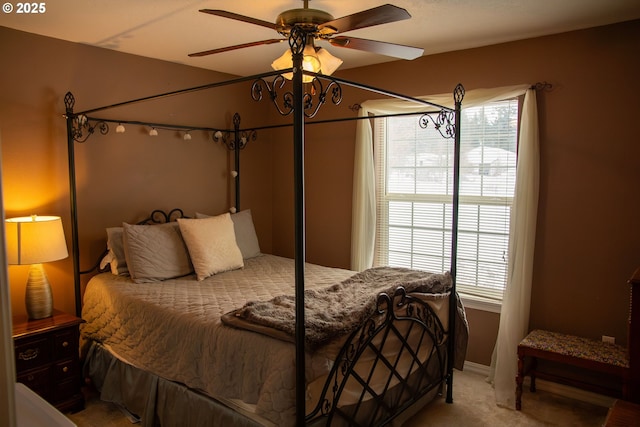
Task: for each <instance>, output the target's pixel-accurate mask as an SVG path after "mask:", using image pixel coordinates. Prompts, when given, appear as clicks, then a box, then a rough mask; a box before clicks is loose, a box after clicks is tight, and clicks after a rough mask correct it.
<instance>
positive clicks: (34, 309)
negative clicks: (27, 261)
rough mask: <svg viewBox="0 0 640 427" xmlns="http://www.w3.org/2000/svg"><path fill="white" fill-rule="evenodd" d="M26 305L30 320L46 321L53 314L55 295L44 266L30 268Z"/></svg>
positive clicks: (34, 265) (37, 265) (36, 265)
mask: <svg viewBox="0 0 640 427" xmlns="http://www.w3.org/2000/svg"><path fill="white" fill-rule="evenodd" d="M25 303H26V306H27V315H28V316H29V319H32V320H35V319H44V318H45V317H50V316H51V315H52V314H53V294H52V292H51V285H49V279H47V275H46V274H45V272H44V268H42V264H32V265H31V267H29V277H28V279H27V290H26V295H25Z"/></svg>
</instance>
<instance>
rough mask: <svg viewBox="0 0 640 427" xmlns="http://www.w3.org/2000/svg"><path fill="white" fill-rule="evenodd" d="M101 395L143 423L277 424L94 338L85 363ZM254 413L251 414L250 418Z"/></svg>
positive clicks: (201, 426) (203, 426) (147, 426)
mask: <svg viewBox="0 0 640 427" xmlns="http://www.w3.org/2000/svg"><path fill="white" fill-rule="evenodd" d="M84 376H85V378H90V379H91V382H92V385H93V386H94V387H95V388H96V389H97V390H98V391H99V393H100V399H101V400H103V401H106V402H112V403H115V404H117V405H119V406H121V407H123V408H125V409H126V410H127V411H129V412H131V413H132V414H134V415H135V416H136V417H138V418H139V419H140V425H141V426H142V427H156V426H162V427H173V426H176V427H178V426H180V427H183V426H190V427H210V426H238V427H261V426H262V427H264V426H273V424H272V423H271V422H269V421H268V420H262V419H259V418H258V417H256V416H255V415H253V414H249V413H248V412H247V413H246V414H243V411H242V409H241V408H235V409H232V408H230V407H229V406H227V405H225V404H223V403H222V402H219V401H217V400H215V399H214V398H212V397H210V396H207V395H205V394H202V393H199V392H198V391H196V390H193V389H190V388H188V387H187V386H185V385H184V384H180V383H176V382H173V381H169V380H166V379H164V378H161V377H158V376H157V375H154V374H152V373H150V372H147V371H144V370H141V369H138V368H136V367H135V366H132V365H130V364H128V363H126V362H124V361H122V360H120V359H119V358H117V357H116V356H114V355H113V354H112V353H111V352H109V351H108V350H107V349H106V348H104V347H103V346H102V345H100V344H98V343H95V342H93V343H92V344H91V347H90V349H89V352H88V354H87V358H86V360H85V363H84ZM250 417H251V418H250Z"/></svg>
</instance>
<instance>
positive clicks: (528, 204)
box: [351, 85, 539, 406]
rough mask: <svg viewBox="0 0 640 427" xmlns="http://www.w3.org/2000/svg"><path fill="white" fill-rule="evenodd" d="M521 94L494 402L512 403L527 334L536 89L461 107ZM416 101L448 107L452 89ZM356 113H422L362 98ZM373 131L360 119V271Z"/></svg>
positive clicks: (354, 250) (372, 207)
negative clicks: (518, 350)
mask: <svg viewBox="0 0 640 427" xmlns="http://www.w3.org/2000/svg"><path fill="white" fill-rule="evenodd" d="M523 94H524V95H525V97H524V104H523V109H522V114H521V119H520V138H519V145H518V166H517V172H516V190H515V196H514V202H513V209H512V213H511V232H510V243H509V245H510V246H509V247H510V251H509V260H508V263H509V264H508V279H507V287H506V290H505V293H504V297H503V302H502V310H501V315H500V329H499V332H498V340H497V342H496V347H495V350H494V354H493V358H492V363H491V380H492V381H493V382H494V384H495V390H496V401H497V403H498V404H500V405H509V406H513V404H514V400H515V376H516V370H517V356H516V348H517V345H518V343H519V342H520V340H522V338H524V336H525V335H526V333H527V328H528V325H529V306H530V299H531V298H530V296H531V276H532V265H533V250H534V243H535V228H536V217H537V209H538V176H539V142H538V114H537V107H536V97H535V91H534V90H532V89H530V85H517V86H507V87H501V88H494V89H474V90H469V91H467V92H466V94H465V96H464V99H463V101H462V108H463V109H464V108H469V107H474V106H478V105H481V104H484V103H487V102H492V101H500V100H504V99H510V98H514V97H518V96H521V95H523ZM419 99H422V100H425V101H428V102H431V103H434V104H437V105H442V106H446V107H450V108H453V106H454V100H453V93H451V94H441V95H435V96H425V97H420V98H419ZM361 106H362V108H361V109H360V112H359V115H360V116H361V117H367V116H370V115H376V114H397V113H407V112H423V111H426V110H425V108H426V106H425V105H420V104H417V103H411V102H407V101H402V100H397V99H389V100H387V99H383V100H371V101H365V102H363V103H362V104H361ZM373 155H374V153H373V132H372V130H371V123H370V121H369V120H359V121H358V124H357V131H356V148H355V161H354V172H353V173H354V176H353V211H352V234H351V269H353V270H357V271H362V270H364V269H366V268H369V267H371V266H372V265H373V254H374V246H375V229H376V201H375V171H374V157H373Z"/></svg>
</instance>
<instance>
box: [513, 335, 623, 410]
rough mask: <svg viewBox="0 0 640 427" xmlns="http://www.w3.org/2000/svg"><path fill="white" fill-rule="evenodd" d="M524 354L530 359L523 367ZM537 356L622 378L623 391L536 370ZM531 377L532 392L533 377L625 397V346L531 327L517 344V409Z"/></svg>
mask: <svg viewBox="0 0 640 427" xmlns="http://www.w3.org/2000/svg"><path fill="white" fill-rule="evenodd" d="M525 357H529V358H531V364H530V365H531V366H530V367H528V369H526V370H525ZM538 359H543V360H549V361H552V362H558V363H563V364H567V365H571V366H575V367H578V368H582V369H587V370H591V371H595V372H600V373H604V374H607V375H611V376H614V377H617V378H620V379H621V380H622V390H621V391H620V390H612V389H610V388H607V387H603V386H601V385H597V384H591V383H587V382H584V381H579V380H576V379H571V378H569V377H568V376H567V377H564V376H562V375H561V374H550V373H544V372H539V371H537V362H538ZM526 375H530V376H531V387H530V390H531V391H532V392H535V391H536V377H539V378H542V379H545V380H549V381H554V382H558V383H562V384H567V385H571V386H574V387H578V388H581V389H585V390H590V391H595V392H598V393H601V394H606V395H611V396H614V397H623V398H626V397H627V394H628V389H629V382H630V375H631V374H630V369H629V354H628V351H627V348H626V347H623V346H620V345H616V344H610V343H604V342H599V341H595V340H591V339H587V338H581V337H576V336H573V335H566V334H559V333H556V332H548V331H542V330H534V331H532V332H531V333H530V334H529V335H527V336H526V337H525V338H524V339H523V340H522V341H521V342H520V344H518V376H517V377H516V409H517V410H520V409H521V408H522V383H523V381H524V377H525V376H526Z"/></svg>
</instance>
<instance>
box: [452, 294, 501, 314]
mask: <svg viewBox="0 0 640 427" xmlns="http://www.w3.org/2000/svg"><path fill="white" fill-rule="evenodd" d="M459 293H460V298H461V299H462V304H464V306H465V308H472V309H474V310H481V311H488V312H490V313H498V314H499V313H500V311H501V309H502V301H500V300H495V299H491V298H483V297H480V296H477V295H470V294H465V293H464V292H459Z"/></svg>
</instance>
